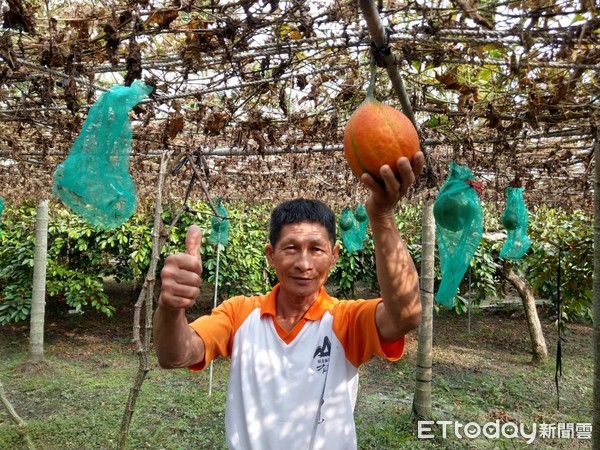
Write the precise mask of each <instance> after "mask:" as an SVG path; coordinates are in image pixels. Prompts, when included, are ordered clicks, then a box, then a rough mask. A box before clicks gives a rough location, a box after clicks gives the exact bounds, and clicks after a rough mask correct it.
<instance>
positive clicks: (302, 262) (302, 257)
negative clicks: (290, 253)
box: [295, 252, 311, 272]
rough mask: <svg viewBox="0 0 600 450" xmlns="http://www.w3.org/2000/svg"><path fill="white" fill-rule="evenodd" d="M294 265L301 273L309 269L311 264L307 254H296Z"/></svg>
mask: <svg viewBox="0 0 600 450" xmlns="http://www.w3.org/2000/svg"><path fill="white" fill-rule="evenodd" d="M295 265H296V268H297V269H300V270H301V271H303V272H304V271H306V270H308V269H310V267H311V262H310V257H309V255H308V252H300V253H298V257H297V258H296V261H295Z"/></svg>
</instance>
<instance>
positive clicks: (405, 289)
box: [371, 217, 421, 328]
mask: <svg viewBox="0 0 600 450" xmlns="http://www.w3.org/2000/svg"><path fill="white" fill-rule="evenodd" d="M371 231H372V232H373V240H374V245H375V261H376V268H377V280H378V282H379V287H380V289H381V297H382V298H383V301H384V304H385V308H386V311H387V313H388V314H390V315H391V316H392V317H393V318H395V319H396V320H398V321H408V322H413V321H415V326H416V325H418V322H419V320H420V307H421V303H420V300H419V276H418V273H417V270H416V268H415V265H414V262H413V260H412V258H411V256H410V253H409V252H408V249H407V248H406V246H405V244H404V242H403V241H402V238H401V237H400V233H399V232H398V227H397V225H396V221H395V220H394V218H393V217H388V218H378V219H377V220H372V221H371ZM406 325H409V328H410V325H411V324H409V323H406ZM413 328H414V327H413Z"/></svg>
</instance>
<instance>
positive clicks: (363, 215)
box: [354, 205, 369, 222]
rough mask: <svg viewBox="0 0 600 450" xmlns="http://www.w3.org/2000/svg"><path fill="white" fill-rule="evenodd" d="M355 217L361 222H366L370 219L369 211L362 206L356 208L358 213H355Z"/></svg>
mask: <svg viewBox="0 0 600 450" xmlns="http://www.w3.org/2000/svg"><path fill="white" fill-rule="evenodd" d="M354 217H356V220H358V221H359V222H365V221H366V220H367V219H368V218H369V216H368V215H367V210H366V209H365V207H364V206H362V205H361V206H359V207H358V208H356V211H355V212H354Z"/></svg>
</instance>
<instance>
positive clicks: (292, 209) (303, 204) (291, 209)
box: [269, 198, 335, 247]
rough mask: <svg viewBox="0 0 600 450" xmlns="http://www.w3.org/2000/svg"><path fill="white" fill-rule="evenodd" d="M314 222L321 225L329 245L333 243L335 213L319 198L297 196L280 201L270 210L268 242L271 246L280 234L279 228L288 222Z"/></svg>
mask: <svg viewBox="0 0 600 450" xmlns="http://www.w3.org/2000/svg"><path fill="white" fill-rule="evenodd" d="M300 222H314V223H318V224H320V225H323V226H324V227H325V229H326V230H327V234H328V235H329V241H330V242H331V246H332V247H333V246H334V245H335V213H334V212H333V211H332V210H331V208H329V206H327V205H326V204H325V203H323V202H322V201H320V200H312V199H305V198H297V199H294V200H289V201H287V202H283V203H280V204H279V205H277V206H276V207H275V208H274V209H273V211H271V222H270V224H269V242H270V243H271V245H272V246H273V247H275V244H276V243H277V241H278V240H279V237H280V236H281V228H282V227H283V226H284V225H287V224H290V223H300Z"/></svg>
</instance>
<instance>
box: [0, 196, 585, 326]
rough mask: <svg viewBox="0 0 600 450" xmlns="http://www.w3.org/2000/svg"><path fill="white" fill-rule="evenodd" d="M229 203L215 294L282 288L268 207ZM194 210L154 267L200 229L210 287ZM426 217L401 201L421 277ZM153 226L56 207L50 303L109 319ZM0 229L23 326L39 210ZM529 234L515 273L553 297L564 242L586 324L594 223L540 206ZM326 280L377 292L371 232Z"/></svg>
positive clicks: (571, 290) (486, 253) (477, 290)
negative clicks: (111, 296)
mask: <svg viewBox="0 0 600 450" xmlns="http://www.w3.org/2000/svg"><path fill="white" fill-rule="evenodd" d="M180 207H181V205H180V204H177V203H171V204H168V205H165V207H164V212H163V216H162V217H163V221H164V223H165V226H166V227H168V226H169V224H170V223H171V222H172V220H173V217H175V214H176V212H177V211H178V210H179V209H180ZM226 207H227V210H228V213H229V215H230V217H231V221H230V228H229V243H228V245H227V246H221V248H220V252H219V280H218V281H219V282H218V294H219V298H220V299H224V298H227V297H230V296H232V295H238V294H255V293H264V292H266V291H268V290H269V289H270V288H271V287H272V286H273V285H274V284H275V283H276V282H277V279H276V277H275V274H274V272H273V271H272V270H271V269H270V268H269V266H268V264H267V261H266V258H265V256H264V247H265V245H266V244H267V240H268V220H269V214H270V210H271V207H272V205H269V204H262V205H254V204H249V203H244V202H230V203H227V204H226ZM190 208H191V210H193V211H195V212H193V213H192V212H189V213H185V214H183V215H182V216H181V218H180V220H179V223H178V224H177V226H176V227H173V228H172V229H171V230H170V233H169V236H168V239H167V241H166V244H165V246H164V248H163V249H161V258H160V259H159V268H158V270H159V271H160V268H161V264H162V262H163V261H164V257H165V256H166V255H168V254H170V253H173V252H178V251H184V249H185V234H186V232H187V229H188V227H189V226H190V225H191V224H192V223H195V224H197V225H199V226H200V228H201V229H202V230H203V232H204V237H203V245H202V248H201V252H202V259H203V265H204V272H203V279H204V280H205V281H207V282H209V283H211V284H212V283H214V281H215V276H216V265H217V264H216V263H217V251H216V250H217V247H216V246H215V245H211V244H209V237H210V229H211V227H210V223H211V218H212V211H211V210H210V208H209V206H208V205H207V204H205V203H200V202H198V203H197V204H194V205H190ZM421 214H422V210H421V207H420V206H411V205H404V206H402V207H401V208H400V209H399V211H398V213H397V216H396V221H397V225H398V229H399V231H400V234H401V236H402V238H403V239H404V241H405V243H406V245H407V248H408V250H409V252H410V254H411V255H412V257H413V260H414V261H415V264H416V266H417V270H419V271H420V262H421ZM485 217H486V218H485V226H486V230H487V231H494V230H500V229H501V228H502V227H501V225H500V221H499V216H498V214H497V212H493V211H486V215H485ZM152 226H153V217H152V211H151V208H149V209H148V211H144V210H139V211H138V212H137V213H136V214H135V215H134V216H133V217H132V218H131V219H130V220H128V221H127V222H126V223H124V224H123V225H121V226H120V227H118V228H116V229H114V230H109V231H106V230H101V229H97V228H95V227H93V226H91V225H89V224H87V223H86V222H84V221H83V220H81V219H80V218H79V217H78V216H76V215H74V214H73V213H71V212H70V211H69V210H66V209H64V208H63V207H60V206H57V205H56V204H54V205H52V206H51V208H50V217H49V227H48V230H49V238H48V243H49V244H48V266H47V282H46V288H47V300H48V301H49V302H56V303H64V304H65V305H67V306H69V307H70V308H73V309H76V310H80V309H85V308H92V309H97V310H100V311H102V312H104V313H105V314H107V315H110V314H112V312H113V306H112V305H110V304H109V300H108V298H107V297H106V294H105V293H104V291H103V284H102V279H103V278H105V277H113V278H114V279H116V280H117V281H134V282H135V283H136V284H137V285H138V286H139V285H140V284H141V282H142V280H143V277H144V276H145V274H146V272H147V270H148V267H149V263H150V257H151V252H152V247H151V244H152V235H151V234H152ZM3 231H4V233H3V234H2V236H0V244H1V245H0V324H5V323H8V322H17V321H20V320H25V319H26V318H27V317H28V316H29V308H30V303H31V290H32V279H33V253H34V238H35V205H33V204H25V205H22V206H19V207H10V206H8V207H7V209H6V210H5V211H4V214H3ZM529 234H530V238H531V240H532V242H533V245H532V247H531V249H530V250H529V252H528V253H527V254H526V255H525V257H524V258H523V259H522V260H521V261H516V262H514V264H513V269H514V270H515V271H517V272H518V273H519V274H520V275H521V276H524V277H525V278H527V279H528V280H529V282H530V283H531V284H532V286H533V288H534V293H535V295H536V296H537V297H538V298H545V299H550V300H552V301H555V300H556V268H557V263H558V259H557V258H558V251H557V247H556V245H554V244H553V243H552V242H555V243H560V245H561V247H562V249H563V250H562V259H561V263H562V280H561V293H562V299H563V319H565V320H573V319H576V318H583V319H590V318H591V302H592V271H593V255H592V251H593V245H592V244H593V235H592V224H591V218H589V217H587V216H586V215H585V214H584V213H582V212H574V213H572V214H567V213H565V212H561V211H555V210H550V209H546V208H540V209H538V210H536V211H535V212H533V213H532V214H531V216H530V226H529ZM338 239H339V236H338ZM503 242H504V241H503V240H487V239H485V238H484V239H483V240H482V242H481V244H480V246H479V247H478V249H477V252H476V253H475V256H474V257H473V259H472V261H471V266H470V268H469V270H468V271H467V274H466V275H465V277H464V279H463V281H462V283H461V286H460V289H459V292H458V294H457V297H456V308H455V309H456V312H458V313H461V312H463V311H465V310H466V308H467V306H468V302H469V299H470V300H471V302H473V303H474V304H478V303H479V302H480V301H481V300H483V299H485V298H489V297H496V296H501V295H502V292H503V290H502V287H503V283H504V281H503V279H502V277H501V276H500V275H499V273H498V271H497V268H498V266H499V265H500V264H501V263H502V261H501V260H500V259H499V256H498V254H499V251H500V249H501V247H502V244H503ZM435 275H436V290H437V285H439V282H440V278H441V275H440V272H439V264H436V274H435ZM469 279H470V283H469ZM328 283H329V285H330V286H332V289H333V291H332V292H334V293H335V295H337V296H340V297H343V298H355V297H356V293H357V286H358V285H360V286H362V287H365V288H367V289H369V290H371V291H373V292H377V291H378V290H379V287H378V283H377V277H376V270H375V255H374V249H373V238H372V235H371V233H370V231H369V232H368V233H367V237H366V239H365V242H364V249H363V250H361V251H358V252H354V253H348V252H347V251H345V249H344V248H342V249H341V252H340V257H339V259H338V262H337V264H336V266H335V268H334V269H333V270H332V272H331V274H330V277H329V281H328Z"/></svg>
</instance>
